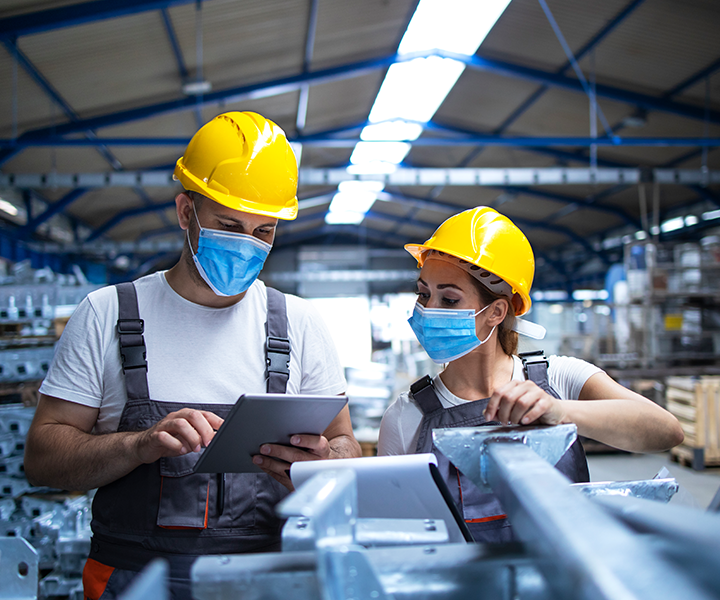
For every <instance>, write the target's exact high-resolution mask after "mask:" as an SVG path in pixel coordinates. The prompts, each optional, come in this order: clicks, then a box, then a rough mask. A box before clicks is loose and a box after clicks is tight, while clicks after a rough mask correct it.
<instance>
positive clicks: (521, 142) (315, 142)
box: [0, 134, 720, 166]
mask: <svg viewBox="0 0 720 600" xmlns="http://www.w3.org/2000/svg"><path fill="white" fill-rule="evenodd" d="M189 140H190V138H187V137H159V138H145V137H132V138H131V137H128V138H97V139H77V138H72V139H68V138H64V137H60V136H47V137H37V138H36V137H29V138H22V137H21V138H18V140H12V139H0V148H9V149H13V148H28V147H83V146H103V145H106V146H185V145H186V144H187V143H188V141H189ZM288 141H290V142H299V143H302V144H305V145H306V146H316V147H320V148H354V147H355V145H356V144H357V143H358V142H360V141H362V140H361V138H340V137H337V138H335V137H326V138H323V137H319V136H308V137H299V138H298V137H289V138H288ZM477 144H480V145H484V146H506V147H523V148H529V149H531V148H532V147H579V148H588V147H590V146H592V145H596V146H613V147H620V146H628V147H643V148H682V147H701V148H717V147H720V138H718V137H713V138H706V137H691V138H688V137H635V138H628V137H626V138H621V139H620V140H617V141H615V140H613V139H611V138H608V137H601V138H592V137H535V136H522V137H521V136H495V135H492V134H490V135H467V136H465V137H459V136H457V137H453V138H438V137H428V138H419V139H417V140H413V141H412V145H413V146H426V147H455V146H471V145H477ZM568 158H569V157H568ZM582 158H583V157H582V156H581V155H577V154H576V155H575V156H574V157H573V159H574V160H582ZM626 166H627V165H626Z"/></svg>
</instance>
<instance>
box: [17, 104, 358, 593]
mask: <svg viewBox="0 0 720 600" xmlns="http://www.w3.org/2000/svg"><path fill="white" fill-rule="evenodd" d="M175 177H176V178H177V179H179V180H180V182H181V183H182V185H183V187H184V188H185V191H183V192H182V193H180V194H178V196H177V197H176V198H175V203H176V208H177V216H178V221H179V224H180V227H181V228H182V229H183V230H184V231H185V233H186V242H185V246H184V248H183V251H182V255H181V257H180V260H179V262H178V263H177V264H176V265H175V266H174V267H172V268H171V269H170V270H168V271H166V272H163V273H155V274H152V275H149V276H146V277H143V278H141V279H139V280H137V281H135V282H134V284H130V283H127V284H121V285H119V286H112V287H107V288H103V289H101V290H98V291H96V292H93V293H91V294H90V295H89V296H88V297H87V298H86V299H85V300H84V301H83V302H82V303H81V304H80V305H79V306H78V308H77V310H76V311H75V314H74V315H73V317H72V318H71V319H70V322H69V323H68V325H67V328H66V329H65V331H64V333H63V336H62V338H61V339H60V341H59V343H58V349H57V351H56V356H55V359H54V361H53V364H52V365H51V367H50V370H49V372H48V376H47V378H46V379H45V381H44V382H43V385H42V387H41V388H40V392H41V394H42V395H41V398H40V402H39V404H38V408H37V411H36V414H35V418H34V420H33V424H32V426H31V428H30V431H29V433H28V438H27V445H26V450H25V471H26V474H27V477H28V479H29V480H30V481H32V482H33V483H34V484H36V485H47V486H51V487H58V488H63V489H70V490H90V489H94V488H99V489H98V492H97V494H96V496H95V499H94V502H93V522H92V529H93V540H92V544H91V552H90V558H89V559H88V561H87V564H86V567H85V571H84V573H83V586H84V588H85V597H86V598H89V599H91V600H97V599H99V598H101V597H102V598H103V600H105V599H109V598H114V597H116V596H117V595H118V593H119V592H121V591H122V590H123V589H124V587H125V586H126V585H127V584H128V583H129V582H130V581H131V580H132V579H133V578H134V577H135V575H136V574H137V573H138V572H139V571H140V570H141V569H142V567H143V566H144V565H145V564H146V563H147V562H149V561H150V560H151V559H152V558H154V557H156V556H160V557H164V558H166V559H167V560H168V561H169V563H170V577H171V586H170V587H171V593H172V595H173V597H175V598H183V599H184V598H189V597H190V586H189V571H190V566H191V565H192V562H193V561H194V559H195V558H196V557H197V556H199V555H203V554H218V553H221V554H225V553H238V552H260V551H269V550H277V549H278V544H279V533H280V523H279V521H278V519H277V517H276V516H275V514H274V506H275V504H276V503H277V502H278V501H279V500H280V499H281V498H282V497H283V496H284V495H286V494H287V493H288V489H292V484H291V482H290V479H289V477H288V469H289V464H290V463H292V462H295V461H300V460H317V459H327V458H341V457H354V456H359V455H360V448H359V446H358V444H357V442H356V441H355V439H354V437H353V434H352V427H351V424H350V417H349V413H348V410H347V407H345V409H343V411H342V412H341V413H340V414H339V415H338V417H337V418H336V419H335V420H334V421H333V422H332V423H331V424H330V426H329V427H328V428H327V430H326V431H325V432H324V435H322V436H314V435H295V436H293V437H292V439H291V442H292V444H293V446H292V447H285V446H279V445H270V444H265V445H263V446H262V447H261V448H260V449H259V453H258V455H257V456H256V457H255V458H254V461H255V462H256V464H257V465H259V466H260V467H261V469H262V470H263V471H265V473H259V474H249V473H244V474H227V475H226V476H225V475H220V476H216V475H209V474H201V473H193V466H194V464H195V462H196V461H197V457H198V452H199V451H200V450H201V448H203V447H204V446H207V444H208V443H209V442H210V440H211V439H212V437H213V435H214V431H215V430H217V429H218V427H220V425H221V423H222V421H223V418H222V417H223V416H225V415H226V414H227V412H228V411H229V409H230V407H231V406H232V405H233V404H234V403H235V401H236V400H237V398H238V397H239V396H240V395H241V394H244V393H263V392H280V393H282V392H287V393H291V394H299V393H303V394H323V395H336V394H341V393H343V392H344V390H345V380H344V377H343V374H342V369H341V367H340V364H339V361H338V357H337V353H336V351H335V349H334V346H333V343H332V341H331V338H330V335H329V333H328V331H327V329H326V328H325V326H324V324H323V322H322V320H321V319H320V317H319V315H318V314H317V313H316V312H315V311H314V310H313V309H312V307H311V305H309V303H307V302H305V301H303V300H301V299H299V298H296V297H294V296H285V295H283V294H280V293H279V292H277V291H275V290H272V289H270V288H266V287H265V286H264V285H263V284H262V283H261V282H259V281H257V279H256V278H257V275H258V273H259V272H260V270H261V269H262V266H263V263H264V261H265V258H266V257H267V254H268V252H269V250H270V248H271V244H272V242H273V239H274V237H275V227H276V225H277V220H278V218H280V219H294V218H295V217H296V215H297V197H296V189H297V164H296V161H295V157H294V155H293V153H292V150H291V148H290V146H289V144H288V142H287V140H286V138H285V134H284V133H283V131H282V130H281V129H280V128H279V127H278V126H277V125H275V124H274V123H272V122H271V121H269V120H266V119H265V118H263V117H261V116H260V115H257V114H254V113H239V112H232V113H226V114H223V115H220V116H218V117H215V119H213V120H212V121H210V122H209V123H207V124H206V125H205V126H204V127H202V128H201V129H200V130H199V131H198V132H197V133H196V134H195V136H194V137H193V139H192V140H191V141H190V144H189V145H188V147H187V149H186V151H185V154H184V155H183V157H181V158H180V159H179V160H178V162H177V167H176V169H175ZM288 347H289V352H288ZM288 357H289V360H288Z"/></svg>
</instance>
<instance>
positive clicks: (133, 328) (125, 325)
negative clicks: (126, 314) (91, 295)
mask: <svg viewBox="0 0 720 600" xmlns="http://www.w3.org/2000/svg"><path fill="white" fill-rule="evenodd" d="M117 332H118V333H119V334H120V335H127V334H135V335H142V334H143V333H144V332H145V321H143V320H142V319H118V320H117Z"/></svg>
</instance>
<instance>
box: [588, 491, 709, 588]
mask: <svg viewBox="0 0 720 600" xmlns="http://www.w3.org/2000/svg"><path fill="white" fill-rule="evenodd" d="M597 502H599V503H600V505H601V506H603V508H605V509H607V510H608V511H610V512H611V513H612V514H613V515H615V516H616V517H618V518H619V519H620V520H621V521H623V522H624V523H625V524H626V525H628V526H629V527H631V528H632V529H633V530H634V531H635V532H637V533H638V534H640V535H642V536H643V538H645V539H647V540H648V542H649V544H651V545H652V546H653V547H654V548H655V549H657V550H659V551H660V553H662V555H663V556H665V557H666V558H667V559H668V560H669V561H671V562H672V564H675V565H680V566H681V567H682V568H683V569H684V570H686V571H687V572H688V573H690V574H692V576H693V578H695V579H696V580H697V581H699V582H701V583H702V584H703V585H705V587H706V588H707V589H708V590H710V591H711V592H713V594H714V597H716V598H717V597H720V569H718V540H720V515H718V514H717V513H714V512H705V513H703V512H701V511H698V510H696V509H693V508H689V507H687V506H672V505H671V506H662V505H660V504H657V503H655V502H649V501H647V500H639V499H634V498H608V497H598V498H597Z"/></svg>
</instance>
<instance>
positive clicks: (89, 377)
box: [40, 272, 347, 433]
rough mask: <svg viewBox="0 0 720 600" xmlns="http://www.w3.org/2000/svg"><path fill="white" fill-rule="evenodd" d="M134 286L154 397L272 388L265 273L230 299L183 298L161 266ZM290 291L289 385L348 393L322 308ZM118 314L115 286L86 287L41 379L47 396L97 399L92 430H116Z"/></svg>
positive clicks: (209, 398) (120, 381) (202, 397)
mask: <svg viewBox="0 0 720 600" xmlns="http://www.w3.org/2000/svg"><path fill="white" fill-rule="evenodd" d="M135 288H136V289H137V296H138V306H139V309H140V318H141V319H143V320H144V322H145V333H144V338H145V345H146V347H147V361H148V386H149V390H150V398H152V399H153V400H156V401H165V402H182V403H184V404H188V405H191V404H193V403H203V404H211V403H222V404H233V403H234V402H235V401H236V400H237V399H238V398H239V397H240V396H241V395H242V394H245V393H254V394H257V393H265V392H266V391H267V388H266V377H265V370H266V364H265V338H266V335H265V321H266V316H267V293H266V289H265V285H264V284H263V283H262V282H261V281H256V282H255V283H253V284H252V286H251V287H250V289H249V290H248V291H247V294H246V295H245V297H244V298H243V299H242V300H241V301H240V302H238V303H236V304H234V305H232V306H229V307H227V308H209V307H207V306H202V305H199V304H194V303H193V302H190V301H188V300H186V299H185V298H183V297H182V296H180V295H178V294H177V293H176V292H175V291H174V290H173V289H172V288H171V287H170V285H169V284H168V283H167V280H166V279H165V274H164V272H161V273H154V274H152V275H148V276H146V277H142V278H141V279H138V280H137V281H135ZM285 298H286V300H287V315H288V337H289V338H290V346H291V355H290V378H289V380H288V385H287V393H288V394H301V393H302V394H321V395H336V394H341V393H343V392H344V391H345V390H346V387H347V385H346V382H345V377H344V374H343V370H342V367H341V365H340V361H339V358H338V355H337V351H336V349H335V345H334V344H333V341H332V338H331V336H330V333H329V331H328V330H327V327H326V325H325V323H324V322H323V320H322V318H321V317H320V315H319V313H318V312H317V310H316V309H315V308H314V307H313V306H312V305H311V304H310V303H309V302H307V301H305V300H302V299H301V298H298V297H296V296H291V295H287V294H286V295H285ZM117 318H118V300H117V292H116V290H115V287H114V286H109V287H106V288H102V289H100V290H96V291H94V292H92V293H91V294H89V295H88V296H87V298H85V299H84V300H83V301H82V302H81V303H80V304H79V305H78V307H77V309H76V310H75V312H74V313H73V316H72V317H71V318H70V321H69V322H68V324H67V326H66V328H65V331H64V332H63V335H62V336H61V338H60V341H59V342H58V344H57V348H56V351H55V357H54V359H53V362H52V364H51V365H50V369H49V371H48V374H47V377H46V378H45V381H43V384H42V386H41V387H40V392H42V393H43V394H46V395H48V396H54V397H56V398H61V399H62V400H68V401H70V402H76V403H78V404H83V405H85V406H91V407H94V408H99V409H100V413H99V414H98V420H97V423H96V425H95V432H96V433H107V432H113V431H116V430H117V426H118V423H119V421H120V415H121V414H122V411H123V408H124V406H125V402H126V393H125V380H124V376H123V373H122V369H121V367H120V348H119V346H118V338H117V333H116V330H115V327H116V324H117Z"/></svg>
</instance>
